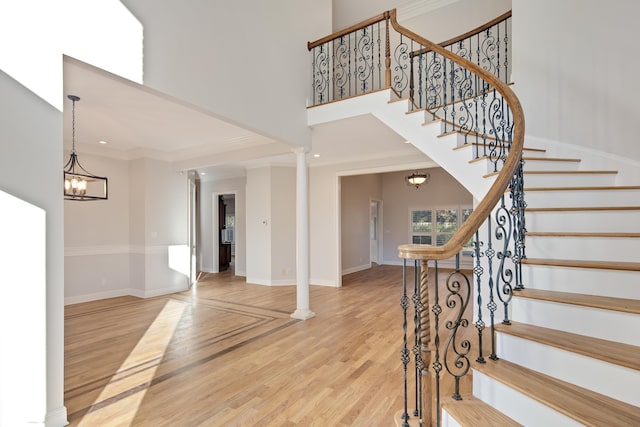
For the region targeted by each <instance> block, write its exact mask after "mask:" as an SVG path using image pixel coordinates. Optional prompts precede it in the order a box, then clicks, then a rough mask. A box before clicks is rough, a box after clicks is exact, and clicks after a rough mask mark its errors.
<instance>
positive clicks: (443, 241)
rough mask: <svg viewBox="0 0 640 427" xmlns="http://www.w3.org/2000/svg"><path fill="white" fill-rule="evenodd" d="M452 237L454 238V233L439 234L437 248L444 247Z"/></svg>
mask: <svg viewBox="0 0 640 427" xmlns="http://www.w3.org/2000/svg"><path fill="white" fill-rule="evenodd" d="M451 237H453V233H446V234H438V235H437V236H436V246H442V245H444V244H446V243H447V242H448V241H449V240H450V239H451Z"/></svg>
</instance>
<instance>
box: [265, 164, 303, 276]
mask: <svg viewBox="0 0 640 427" xmlns="http://www.w3.org/2000/svg"><path fill="white" fill-rule="evenodd" d="M296 271H297V270H296V168H295V167H284V166H280V167H273V168H271V272H272V273H271V280H272V283H273V284H278V285H294V284H296Z"/></svg>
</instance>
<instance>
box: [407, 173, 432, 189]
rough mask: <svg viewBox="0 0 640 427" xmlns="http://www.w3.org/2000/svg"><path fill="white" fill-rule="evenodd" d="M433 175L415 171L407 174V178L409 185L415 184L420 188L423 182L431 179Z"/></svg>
mask: <svg viewBox="0 0 640 427" xmlns="http://www.w3.org/2000/svg"><path fill="white" fill-rule="evenodd" d="M430 177H431V176H430V175H429V174H428V173H418V172H413V173H412V174H411V175H409V176H407V177H406V178H405V179H406V180H407V184H408V185H413V186H414V187H416V188H419V187H420V186H421V185H422V184H424V183H426V182H427V181H429V178H430Z"/></svg>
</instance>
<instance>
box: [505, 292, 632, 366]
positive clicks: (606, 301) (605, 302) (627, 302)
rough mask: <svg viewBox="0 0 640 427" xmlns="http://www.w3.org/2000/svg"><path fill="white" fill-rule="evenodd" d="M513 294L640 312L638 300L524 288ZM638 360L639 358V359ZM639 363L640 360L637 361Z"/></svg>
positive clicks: (605, 308) (564, 302) (604, 308)
mask: <svg viewBox="0 0 640 427" xmlns="http://www.w3.org/2000/svg"><path fill="white" fill-rule="evenodd" d="M513 295H514V296H517V297H521V298H532V299H539V300H545V301H553V302H559V303H562V304H573V305H582V306H585V307H593V308H601V309H603V310H613V311H622V312H625V313H634V314H640V300H635V299H628V298H616V297H605V296H600V295H586V294H577V293H572V292H559V291H549V290H543V289H529V288H525V289H522V290H519V291H517V292H514V294H513ZM639 361H640V359H639ZM639 363H640V362H639Z"/></svg>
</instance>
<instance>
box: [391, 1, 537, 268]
mask: <svg viewBox="0 0 640 427" xmlns="http://www.w3.org/2000/svg"><path fill="white" fill-rule="evenodd" d="M390 19H391V25H392V26H393V28H394V29H395V30H396V31H397V32H399V33H401V34H403V35H405V36H406V37H409V38H410V39H413V40H414V41H417V42H418V43H420V44H422V45H423V46H425V48H427V49H430V50H432V51H435V52H437V53H438V54H440V55H442V56H444V57H445V58H447V59H450V60H451V61H453V62H456V63H457V64H460V65H461V66H463V67H464V68H467V69H469V70H471V71H472V72H474V73H476V74H478V75H479V76H481V77H482V78H483V79H484V80H485V81H486V82H488V83H489V84H491V85H492V86H493V87H494V88H495V89H496V90H497V91H498V92H499V93H500V94H501V95H502V97H503V99H505V100H506V102H507V104H508V105H509V108H510V109H511V113H512V115H513V123H514V126H513V127H514V132H513V140H512V142H511V148H510V150H509V155H508V156H507V158H506V160H505V162H504V165H503V166H502V169H501V170H500V173H499V174H498V176H497V177H496V180H495V181H494V183H493V185H491V188H490V189H489V191H488V192H487V195H486V196H485V197H484V198H483V199H482V200H481V201H480V203H479V204H478V206H476V208H475V209H474V210H473V212H472V213H471V215H470V216H469V218H467V220H466V221H465V222H464V223H463V224H462V226H461V227H460V228H459V229H458V231H457V232H456V234H454V235H453V237H451V239H450V240H449V241H448V242H447V243H446V244H445V245H443V246H431V245H416V244H408V245H401V246H399V247H398V251H399V256H400V258H406V259H425V260H441V259H447V258H451V257H452V256H454V255H455V254H457V253H458V252H460V251H461V250H462V247H463V246H464V245H465V244H466V243H467V242H468V241H469V240H470V239H471V238H472V237H473V235H474V233H475V232H476V231H477V230H478V229H479V228H480V226H481V225H482V224H483V223H484V221H485V220H486V219H487V217H488V216H489V214H490V213H491V211H492V210H493V208H494V207H495V206H496V204H497V203H498V201H499V200H500V197H502V195H503V194H504V192H505V190H506V189H507V187H508V185H509V183H510V182H511V178H512V177H513V175H514V173H515V171H516V168H517V167H518V165H519V163H520V157H521V155H522V147H523V145H524V127H525V121H524V112H523V110H522V106H521V105H520V101H519V100H518V98H517V97H516V95H515V94H514V93H513V91H512V90H511V89H510V88H509V86H507V85H506V84H505V83H503V82H502V81H501V80H500V79H499V78H498V77H496V76H495V75H493V74H491V73H489V72H488V71H485V70H483V69H482V68H481V67H479V66H478V65H476V64H474V63H472V62H470V61H468V60H466V59H464V58H461V57H459V56H458V55H456V54H454V53H451V52H449V51H448V50H446V49H445V48H443V47H442V46H440V45H438V44H435V43H433V42H430V41H429V40H427V39H425V38H423V37H420V36H419V35H417V34H416V33H414V32H412V31H411V30H409V29H407V28H405V27H403V26H401V25H400V24H398V21H397V19H396V10H395V9H393V10H391V11H390Z"/></svg>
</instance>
